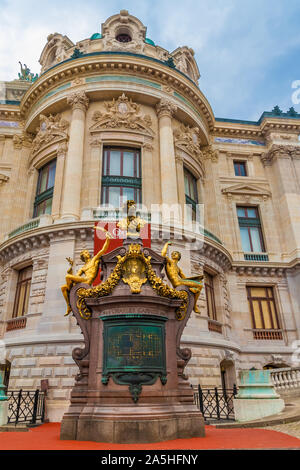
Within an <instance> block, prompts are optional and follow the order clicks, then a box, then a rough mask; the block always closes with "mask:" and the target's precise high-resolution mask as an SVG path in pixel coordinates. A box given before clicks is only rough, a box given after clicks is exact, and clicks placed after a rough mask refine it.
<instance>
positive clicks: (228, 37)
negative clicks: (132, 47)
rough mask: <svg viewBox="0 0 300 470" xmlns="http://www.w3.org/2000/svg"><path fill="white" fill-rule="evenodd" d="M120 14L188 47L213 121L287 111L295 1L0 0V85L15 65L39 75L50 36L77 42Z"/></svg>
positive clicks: (297, 34) (299, 54) (296, 42)
mask: <svg viewBox="0 0 300 470" xmlns="http://www.w3.org/2000/svg"><path fill="white" fill-rule="evenodd" d="M121 9H127V10H128V11H129V13H131V14H133V15H134V16H137V17H138V18H139V19H140V20H141V21H142V22H143V23H144V24H145V26H147V36H148V37H150V38H151V39H153V40H154V42H155V43H156V44H158V45H161V46H162V47H164V48H166V49H168V50H170V51H172V50H174V49H176V48H177V47H178V46H183V45H187V46H189V47H192V48H193V49H194V51H195V58H196V60H197V62H198V66H199V70H200V73H201V78H200V81H199V86H200V89H201V90H202V92H203V93H204V94H205V95H206V97H207V99H208V100H209V102H210V104H211V106H212V108H213V111H214V114H215V116H216V117H223V118H235V119H249V120H257V119H258V118H259V117H260V115H261V114H262V112H263V111H270V110H271V109H272V108H273V107H274V106H275V105H276V104H278V105H279V106H280V108H281V109H282V110H284V111H286V110H287V109H288V108H290V107H291V106H293V103H292V101H291V96H292V92H293V91H294V90H292V88H291V84H292V82H293V81H294V80H300V67H299V64H300V27H299V25H300V2H299V0H198V1H195V0H184V1H182V0H181V1H178V0H173V1H171V0H126V1H123V0H109V1H101V0H85V1H84V2H83V1H82V0H81V1H77V0H72V1H70V0H65V1H63V0H60V1H58V0H52V1H51V2H50V1H46V0H45V1H40V0H39V1H37V0H26V1H24V0H8V1H4V0H0V11H1V16H0V64H1V65H0V80H13V79H14V78H17V76H18V72H19V64H18V61H19V60H20V61H21V62H22V63H26V64H27V65H28V66H29V67H30V69H31V71H33V72H35V73H36V72H39V71H40V65H39V63H38V59H39V57H40V54H41V51H42V49H43V47H44V45H45V43H46V40H47V36H48V34H50V33H54V32H59V33H61V34H65V35H67V36H68V37H69V38H70V39H72V41H73V42H76V41H79V40H81V39H84V38H87V37H90V36H91V34H93V33H95V32H100V31H101V23H103V22H104V21H105V19H106V18H107V17H109V16H111V15H113V14H116V13H118V12H119V11H120V10H121ZM294 107H295V109H296V110H297V111H298V112H300V104H299V105H294Z"/></svg>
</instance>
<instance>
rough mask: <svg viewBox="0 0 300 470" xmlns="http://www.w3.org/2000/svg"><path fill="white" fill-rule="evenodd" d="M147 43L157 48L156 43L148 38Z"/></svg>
mask: <svg viewBox="0 0 300 470" xmlns="http://www.w3.org/2000/svg"><path fill="white" fill-rule="evenodd" d="M145 43H146V44H151V46H155V44H154V42H153V41H152V39H149V38H146V39H145Z"/></svg>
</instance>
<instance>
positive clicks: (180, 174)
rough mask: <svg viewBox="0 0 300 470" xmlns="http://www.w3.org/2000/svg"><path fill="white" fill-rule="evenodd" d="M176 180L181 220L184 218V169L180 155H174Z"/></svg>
mask: <svg viewBox="0 0 300 470" xmlns="http://www.w3.org/2000/svg"><path fill="white" fill-rule="evenodd" d="M175 162H176V179H177V192H178V200H179V204H180V206H181V211H182V218H183V217H184V213H185V212H184V211H185V190H184V168H183V157H182V156H181V155H180V154H178V153H177V154H176V158H175Z"/></svg>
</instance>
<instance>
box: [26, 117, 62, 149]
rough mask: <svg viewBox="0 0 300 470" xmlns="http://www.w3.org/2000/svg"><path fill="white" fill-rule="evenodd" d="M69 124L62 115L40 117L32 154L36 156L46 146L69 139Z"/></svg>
mask: <svg viewBox="0 0 300 470" xmlns="http://www.w3.org/2000/svg"><path fill="white" fill-rule="evenodd" d="M68 127H69V122H68V121H66V119H63V118H62V116H61V114H56V115H54V116H53V115H51V114H50V116H48V117H47V116H44V115H43V114H41V115H40V126H39V127H38V128H37V134H36V136H35V138H34V140H33V142H32V153H33V154H35V153H37V152H38V151H39V150H41V149H42V148H43V147H44V146H46V145H49V144H52V143H53V142H56V141H57V142H59V141H60V140H67V139H68V133H67V130H68Z"/></svg>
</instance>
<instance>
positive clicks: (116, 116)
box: [90, 93, 153, 137]
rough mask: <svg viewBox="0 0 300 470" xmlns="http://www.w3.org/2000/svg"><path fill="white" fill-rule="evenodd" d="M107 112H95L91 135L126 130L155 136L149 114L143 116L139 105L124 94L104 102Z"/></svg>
mask: <svg viewBox="0 0 300 470" xmlns="http://www.w3.org/2000/svg"><path fill="white" fill-rule="evenodd" d="M104 107H105V112H102V111H95V112H94V114H93V117H92V119H93V121H94V122H95V124H93V125H92V126H91V127H90V133H91V134H93V133H96V132H100V131H103V130H104V129H105V130H107V129H109V130H115V129H126V130H128V131H132V132H133V131H134V132H136V131H137V132H139V133H142V134H146V135H150V136H151V137H152V136H153V130H152V128H151V125H152V119H151V117H150V115H149V114H144V115H143V114H141V107H140V105H139V104H137V103H135V102H133V101H132V99H131V98H130V99H129V98H128V97H127V96H126V95H125V94H124V93H123V94H122V95H121V96H119V97H118V98H117V99H113V100H112V101H109V102H104Z"/></svg>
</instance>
